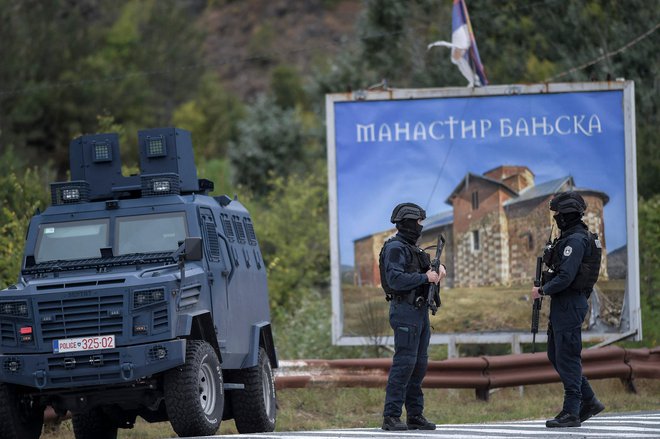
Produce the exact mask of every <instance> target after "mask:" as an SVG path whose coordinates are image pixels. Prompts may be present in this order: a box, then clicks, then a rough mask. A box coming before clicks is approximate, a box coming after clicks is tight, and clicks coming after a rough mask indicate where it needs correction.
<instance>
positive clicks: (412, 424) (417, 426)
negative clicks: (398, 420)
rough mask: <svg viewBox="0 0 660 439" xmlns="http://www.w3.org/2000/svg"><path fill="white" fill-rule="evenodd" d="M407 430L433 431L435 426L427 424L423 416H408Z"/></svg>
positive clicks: (431, 423)
mask: <svg viewBox="0 0 660 439" xmlns="http://www.w3.org/2000/svg"><path fill="white" fill-rule="evenodd" d="M406 423H407V424H408V430H435V424H434V423H433V422H429V421H428V420H427V419H426V418H425V417H424V416H422V415H417V416H408V419H406Z"/></svg>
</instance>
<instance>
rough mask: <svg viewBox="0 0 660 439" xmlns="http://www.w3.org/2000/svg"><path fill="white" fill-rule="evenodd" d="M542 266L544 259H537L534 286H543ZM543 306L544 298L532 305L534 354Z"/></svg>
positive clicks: (536, 300) (535, 300)
mask: <svg viewBox="0 0 660 439" xmlns="http://www.w3.org/2000/svg"><path fill="white" fill-rule="evenodd" d="M541 264H543V258H542V257H540V256H539V257H538V258H536V274H535V275H534V286H535V287H540V286H541ZM542 304H543V297H541V298H539V299H534V304H533V305H532V353H535V352H536V334H537V333H538V332H539V314H540V313H541V305H542Z"/></svg>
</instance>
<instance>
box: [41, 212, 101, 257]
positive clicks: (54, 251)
mask: <svg viewBox="0 0 660 439" xmlns="http://www.w3.org/2000/svg"><path fill="white" fill-rule="evenodd" d="M108 239H109V238H108V220H107V219H103V220H91V221H71V222H66V223H51V224H41V225H40V226H39V236H38V237H37V248H36V251H35V254H34V257H35V260H36V262H37V263H38V264H39V263H41V262H48V261H73V260H76V259H89V258H100V257H101V248H104V247H108V246H109V242H108Z"/></svg>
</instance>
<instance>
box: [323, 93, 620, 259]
mask: <svg viewBox="0 0 660 439" xmlns="http://www.w3.org/2000/svg"><path fill="white" fill-rule="evenodd" d="M334 112H335V125H334V129H335V145H334V146H335V151H336V163H335V164H334V165H335V171H336V178H337V187H336V193H337V206H336V208H337V218H338V231H339V236H338V237H334V238H333V239H338V240H339V252H340V255H339V260H340V263H341V264H342V265H353V261H354V255H353V241H354V240H355V239H358V238H362V237H365V236H368V235H371V234H373V233H375V232H379V231H383V230H387V229H389V228H392V227H393V225H392V224H391V223H390V222H389V218H390V214H391V212H392V209H393V208H394V206H395V205H396V204H398V203H401V202H414V203H417V204H419V205H421V206H422V207H424V208H425V209H426V211H427V215H429V216H430V215H434V214H437V213H440V212H445V211H449V210H451V206H450V205H449V204H446V203H445V201H446V199H447V198H448V196H449V195H450V194H451V192H452V191H453V190H454V189H455V188H456V186H457V185H458V184H459V183H460V181H461V180H462V179H463V178H464V177H465V175H466V174H467V173H468V172H472V173H474V174H483V173H484V172H486V171H489V170H491V169H493V168H495V167H498V166H501V165H522V166H527V167H528V168H529V169H530V170H531V171H532V172H533V173H534V175H535V183H536V184H541V183H544V182H546V181H549V180H553V179H556V178H560V177H564V176H568V175H570V176H572V177H573V178H574V181H575V184H576V186H577V187H578V188H588V189H594V190H597V191H602V192H604V193H606V194H607V195H608V196H609V198H610V199H609V202H608V204H607V205H606V206H605V239H606V244H607V248H608V250H609V251H612V250H614V249H617V248H619V247H621V246H622V245H625V244H626V200H625V194H626V188H625V181H626V180H625V172H626V170H625V146H624V134H625V133H624V122H623V92H622V91H620V90H615V91H599V92H579V93H577V92H574V93H560V94H538V95H513V96H488V97H469V98H466V97H459V98H429V99H416V100H389V101H351V102H335V103H334ZM360 126H362V127H363V128H360ZM330 147H332V145H330ZM331 165H332V164H331ZM331 190H332V188H331Z"/></svg>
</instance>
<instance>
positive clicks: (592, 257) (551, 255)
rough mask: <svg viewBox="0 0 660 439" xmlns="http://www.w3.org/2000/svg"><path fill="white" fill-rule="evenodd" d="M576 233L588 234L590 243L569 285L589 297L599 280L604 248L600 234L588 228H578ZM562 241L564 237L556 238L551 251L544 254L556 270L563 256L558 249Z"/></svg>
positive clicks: (544, 258) (551, 266)
mask: <svg viewBox="0 0 660 439" xmlns="http://www.w3.org/2000/svg"><path fill="white" fill-rule="evenodd" d="M576 233H584V234H586V235H587V241H588V242H589V244H588V247H587V249H586V250H585V253H584V256H583V257H582V262H581V263H580V269H579V270H578V272H577V274H576V275H575V279H573V282H571V284H570V285H569V288H571V289H573V290H577V291H580V292H583V293H585V294H586V295H587V297H589V296H590V295H591V291H592V290H593V287H594V285H595V284H596V281H597V280H598V275H599V274H600V262H601V257H602V254H603V249H602V246H601V244H600V240H599V239H598V235H596V234H595V233H591V232H590V231H588V230H578V231H577V232H576ZM562 241H563V239H555V241H554V242H553V243H552V247H550V249H549V251H548V252H547V253H546V254H544V255H543V260H544V262H545V263H546V265H548V267H550V268H552V269H553V270H555V271H556V268H557V267H558V266H559V263H560V262H561V258H562V251H558V248H559V247H562V246H561V245H560V244H561V243H562ZM562 250H563V249H562Z"/></svg>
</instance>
